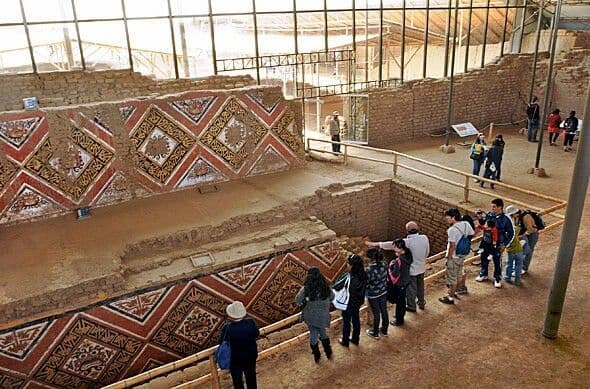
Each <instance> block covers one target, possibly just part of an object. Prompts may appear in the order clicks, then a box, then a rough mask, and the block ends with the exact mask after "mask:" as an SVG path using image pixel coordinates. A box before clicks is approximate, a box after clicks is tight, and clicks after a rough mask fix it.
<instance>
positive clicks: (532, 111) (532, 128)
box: [526, 96, 540, 142]
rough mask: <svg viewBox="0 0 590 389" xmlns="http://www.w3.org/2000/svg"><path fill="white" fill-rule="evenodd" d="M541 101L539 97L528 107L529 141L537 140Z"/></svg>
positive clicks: (534, 98)
mask: <svg viewBox="0 0 590 389" xmlns="http://www.w3.org/2000/svg"><path fill="white" fill-rule="evenodd" d="M539 112H540V110H539V103H538V102H537V97H536V96H535V97H533V101H531V102H530V103H529V104H527V107H526V122H527V139H528V141H529V142H537V130H538V129H539V118H540V115H539Z"/></svg>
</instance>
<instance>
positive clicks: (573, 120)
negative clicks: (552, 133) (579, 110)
mask: <svg viewBox="0 0 590 389" xmlns="http://www.w3.org/2000/svg"><path fill="white" fill-rule="evenodd" d="M564 127H565V131H564V134H563V151H572V146H573V145H574V137H575V136H576V131H578V118H577V117H576V111H571V112H570V116H568V118H567V119H565V123H564Z"/></svg>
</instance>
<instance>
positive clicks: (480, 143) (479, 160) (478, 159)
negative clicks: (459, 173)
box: [469, 133, 486, 182]
mask: <svg viewBox="0 0 590 389" xmlns="http://www.w3.org/2000/svg"><path fill="white" fill-rule="evenodd" d="M485 146H486V136H485V135H484V134H482V133H479V134H478V135H477V138H475V142H473V144H472V145H471V150H470V151H469V158H471V160H472V161H473V169H472V171H471V174H473V175H474V176H479V172H480V171H481V165H482V164H483V162H484V161H485V159H486V149H485ZM475 182H479V180H478V179H475Z"/></svg>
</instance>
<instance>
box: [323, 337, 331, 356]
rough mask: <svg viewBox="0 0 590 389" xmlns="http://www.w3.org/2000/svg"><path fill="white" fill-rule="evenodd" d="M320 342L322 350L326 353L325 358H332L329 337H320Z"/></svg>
mask: <svg viewBox="0 0 590 389" xmlns="http://www.w3.org/2000/svg"><path fill="white" fill-rule="evenodd" d="M320 340H321V342H322V346H323V347H324V352H325V353H326V358H328V359H332V346H330V338H326V339H320Z"/></svg>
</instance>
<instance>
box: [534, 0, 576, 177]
mask: <svg viewBox="0 0 590 389" xmlns="http://www.w3.org/2000/svg"><path fill="white" fill-rule="evenodd" d="M562 3H563V0H557V8H556V9H555V14H554V15H553V31H551V54H550V56H549V70H548V71H547V83H546V84H545V98H544V100H543V111H541V115H542V116H541V133H540V134H539V144H538V146H537V157H536V159H535V168H536V169H538V168H539V164H540V163H541V149H542V148H543V130H544V129H545V126H546V125H547V111H548V109H549V99H550V97H551V87H552V85H553V64H554V62H555V52H556V51H557V50H556V49H557V30H559V16H560V13H561V4H562ZM584 119H586V118H584Z"/></svg>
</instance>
